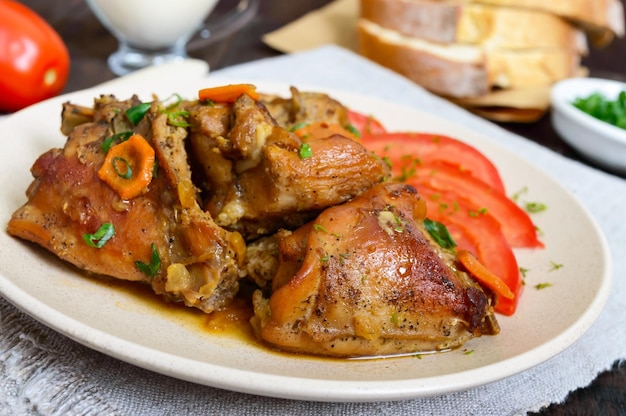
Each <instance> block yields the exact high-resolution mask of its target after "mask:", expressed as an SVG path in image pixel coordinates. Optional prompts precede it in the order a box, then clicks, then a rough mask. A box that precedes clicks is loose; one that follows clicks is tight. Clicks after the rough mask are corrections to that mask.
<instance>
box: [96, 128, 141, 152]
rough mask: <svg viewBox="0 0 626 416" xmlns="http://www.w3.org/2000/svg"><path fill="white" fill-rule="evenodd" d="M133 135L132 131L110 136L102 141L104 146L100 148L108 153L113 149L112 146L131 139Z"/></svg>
mask: <svg viewBox="0 0 626 416" xmlns="http://www.w3.org/2000/svg"><path fill="white" fill-rule="evenodd" d="M132 135H133V132H132V131H124V132H121V133H117V134H114V135H113V136H109V137H107V138H106V139H104V140H103V141H102V145H101V146H100V148H101V149H102V151H103V152H104V153H108V152H109V150H110V149H111V146H113V145H114V144H119V143H122V142H125V141H126V140H128V139H130V136H132Z"/></svg>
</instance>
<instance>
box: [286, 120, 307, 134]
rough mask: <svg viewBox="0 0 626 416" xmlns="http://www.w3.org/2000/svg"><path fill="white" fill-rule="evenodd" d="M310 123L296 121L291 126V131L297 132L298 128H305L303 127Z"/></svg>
mask: <svg viewBox="0 0 626 416" xmlns="http://www.w3.org/2000/svg"><path fill="white" fill-rule="evenodd" d="M308 125H309V123H306V122H304V121H301V122H300V123H296V124H294V125H293V126H291V127H289V131H290V132H292V133H295V132H297V131H298V130H300V129H303V128H305V127H306V126H308Z"/></svg>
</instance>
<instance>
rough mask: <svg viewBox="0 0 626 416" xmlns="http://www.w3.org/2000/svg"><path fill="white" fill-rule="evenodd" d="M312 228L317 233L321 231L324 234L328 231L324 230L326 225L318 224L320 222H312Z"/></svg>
mask: <svg viewBox="0 0 626 416" xmlns="http://www.w3.org/2000/svg"><path fill="white" fill-rule="evenodd" d="M313 230H314V231H315V232H316V233H319V232H320V231H321V232H323V233H325V234H328V231H327V230H326V227H324V226H323V225H320V224H313Z"/></svg>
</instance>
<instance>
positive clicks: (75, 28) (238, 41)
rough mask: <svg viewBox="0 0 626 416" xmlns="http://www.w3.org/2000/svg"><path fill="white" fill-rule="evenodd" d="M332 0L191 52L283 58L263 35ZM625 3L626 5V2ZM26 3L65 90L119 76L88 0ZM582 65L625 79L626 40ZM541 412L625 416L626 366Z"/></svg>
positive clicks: (260, 19)
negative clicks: (59, 56)
mask: <svg viewBox="0 0 626 416" xmlns="http://www.w3.org/2000/svg"><path fill="white" fill-rule="evenodd" d="M229 1H232V0H222V3H224V2H229ZM331 1H332V0H262V1H261V6H260V9H259V13H258V15H257V16H256V17H255V18H254V19H253V21H252V22H251V23H250V24H249V25H248V26H246V27H245V28H244V29H243V30H242V31H240V32H239V33H238V34H236V35H235V36H233V37H231V38H229V39H227V40H224V41H220V42H219V43H218V44H216V45H212V46H209V47H207V48H205V49H202V50H200V51H192V52H191V53H190V54H191V55H192V56H193V57H195V58H200V59H204V60H206V61H208V62H209V64H210V65H211V68H212V69H219V68H223V67H227V66H230V65H234V64H238V63H242V62H247V61H252V60H256V59H261V58H266V57H272V56H278V55H280V52H278V51H275V50H273V49H271V48H270V47H268V46H266V45H265V44H263V43H262V42H261V36H262V35H263V34H264V33H267V32H270V31H272V30H275V29H278V28H279V27H281V26H283V25H285V24H286V23H288V22H290V21H293V20H295V19H297V18H299V17H300V16H302V15H304V14H305V13H307V12H309V11H311V10H313V9H316V8H319V7H322V6H324V5H326V4H328V3H330V2H331ZM621 1H622V2H623V3H624V2H625V1H626V0H621ZM22 2H23V3H25V4H26V5H28V6H29V7H31V8H32V9H33V10H35V11H36V12H38V13H39V14H40V15H41V16H43V17H44V18H45V19H46V20H47V21H48V22H49V23H50V24H51V25H52V26H53V27H54V28H55V29H56V30H57V31H58V32H59V34H60V35H61V37H62V38H63V40H64V41H65V43H66V44H67V47H68V49H69V51H70V55H71V64H72V67H71V72H70V78H69V81H68V83H67V87H66V92H71V91H76V90H79V89H83V88H86V87H90V86H93V85H95V84H98V83H100V82H103V81H106V80H109V79H112V78H114V77H115V75H114V74H113V73H112V72H111V71H110V70H109V69H108V67H107V64H106V60H107V57H108V56H109V55H110V54H111V53H112V52H114V51H115V50H116V49H117V41H116V40H115V39H114V38H113V36H112V35H111V34H110V33H109V32H107V30H106V29H105V28H104V27H103V26H102V25H101V24H100V23H99V22H98V20H97V19H96V18H95V16H94V15H93V14H92V13H91V11H90V10H89V9H88V7H87V5H86V4H85V2H84V0H65V1H63V2H58V1H49V0H22ZM222 6H223V5H222ZM222 6H220V7H222ZM218 12H219V8H218ZM583 63H584V65H585V66H587V67H588V68H589V69H590V72H591V75H592V76H603V77H608V78H613V79H620V80H625V81H626V40H624V39H619V40H616V41H614V42H612V43H611V44H610V45H609V46H608V47H606V48H604V49H592V50H591V53H590V54H589V56H588V57H587V58H585V59H584V62H583ZM501 126H502V127H504V128H506V129H508V130H510V131H512V132H515V133H517V134H520V135H522V136H524V137H526V138H528V139H530V140H533V141H535V142H537V143H539V144H541V145H544V146H546V147H548V148H550V149H553V150H555V151H556V152H558V153H560V154H562V155H564V156H566V157H569V158H572V159H576V160H580V161H583V162H585V163H588V162H586V161H585V160H584V159H582V158H581V157H580V156H579V155H578V154H577V153H576V152H575V151H574V150H573V149H572V148H571V147H569V146H568V145H567V144H566V143H564V142H563V141H562V140H561V139H559V137H558V136H557V134H556V133H555V131H554V130H553V128H552V126H551V124H550V120H549V117H547V116H544V117H543V118H542V119H541V120H539V121H538V122H535V123H532V124H516V123H510V124H501ZM616 330H617V328H616ZM581 359H584V357H581ZM624 359H626V357H624ZM539 414H541V415H625V414H626V364H625V363H624V362H622V363H615V365H614V368H613V369H612V370H611V371H607V372H606V373H603V374H601V375H600V376H599V377H598V378H597V379H596V380H595V381H594V382H593V383H592V384H591V385H590V386H588V387H586V388H584V389H580V390H578V391H575V392H572V393H571V394H570V395H569V397H568V399H567V400H566V402H565V403H564V404H554V405H551V406H550V407H549V408H546V409H544V410H542V411H541V412H540V413H539Z"/></svg>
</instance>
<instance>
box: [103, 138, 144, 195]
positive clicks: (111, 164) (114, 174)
mask: <svg viewBox="0 0 626 416" xmlns="http://www.w3.org/2000/svg"><path fill="white" fill-rule="evenodd" d="M153 169H154V149H153V148H152V146H150V144H149V143H148V142H147V141H146V139H144V138H143V136H141V135H140V134H134V135H132V136H131V137H130V138H129V139H128V140H126V141H124V142H122V143H120V144H117V145H115V146H113V147H111V149H110V150H109V152H108V153H107V155H106V157H105V159H104V163H103V164H102V167H101V168H100V169H99V170H98V177H99V178H100V180H102V181H103V182H105V183H106V184H107V185H109V187H111V189H113V190H114V191H115V192H117V194H118V195H119V196H120V197H121V198H122V199H132V198H135V197H137V196H139V195H141V194H143V193H145V192H147V188H148V185H149V184H150V182H151V181H152V170H153Z"/></svg>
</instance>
